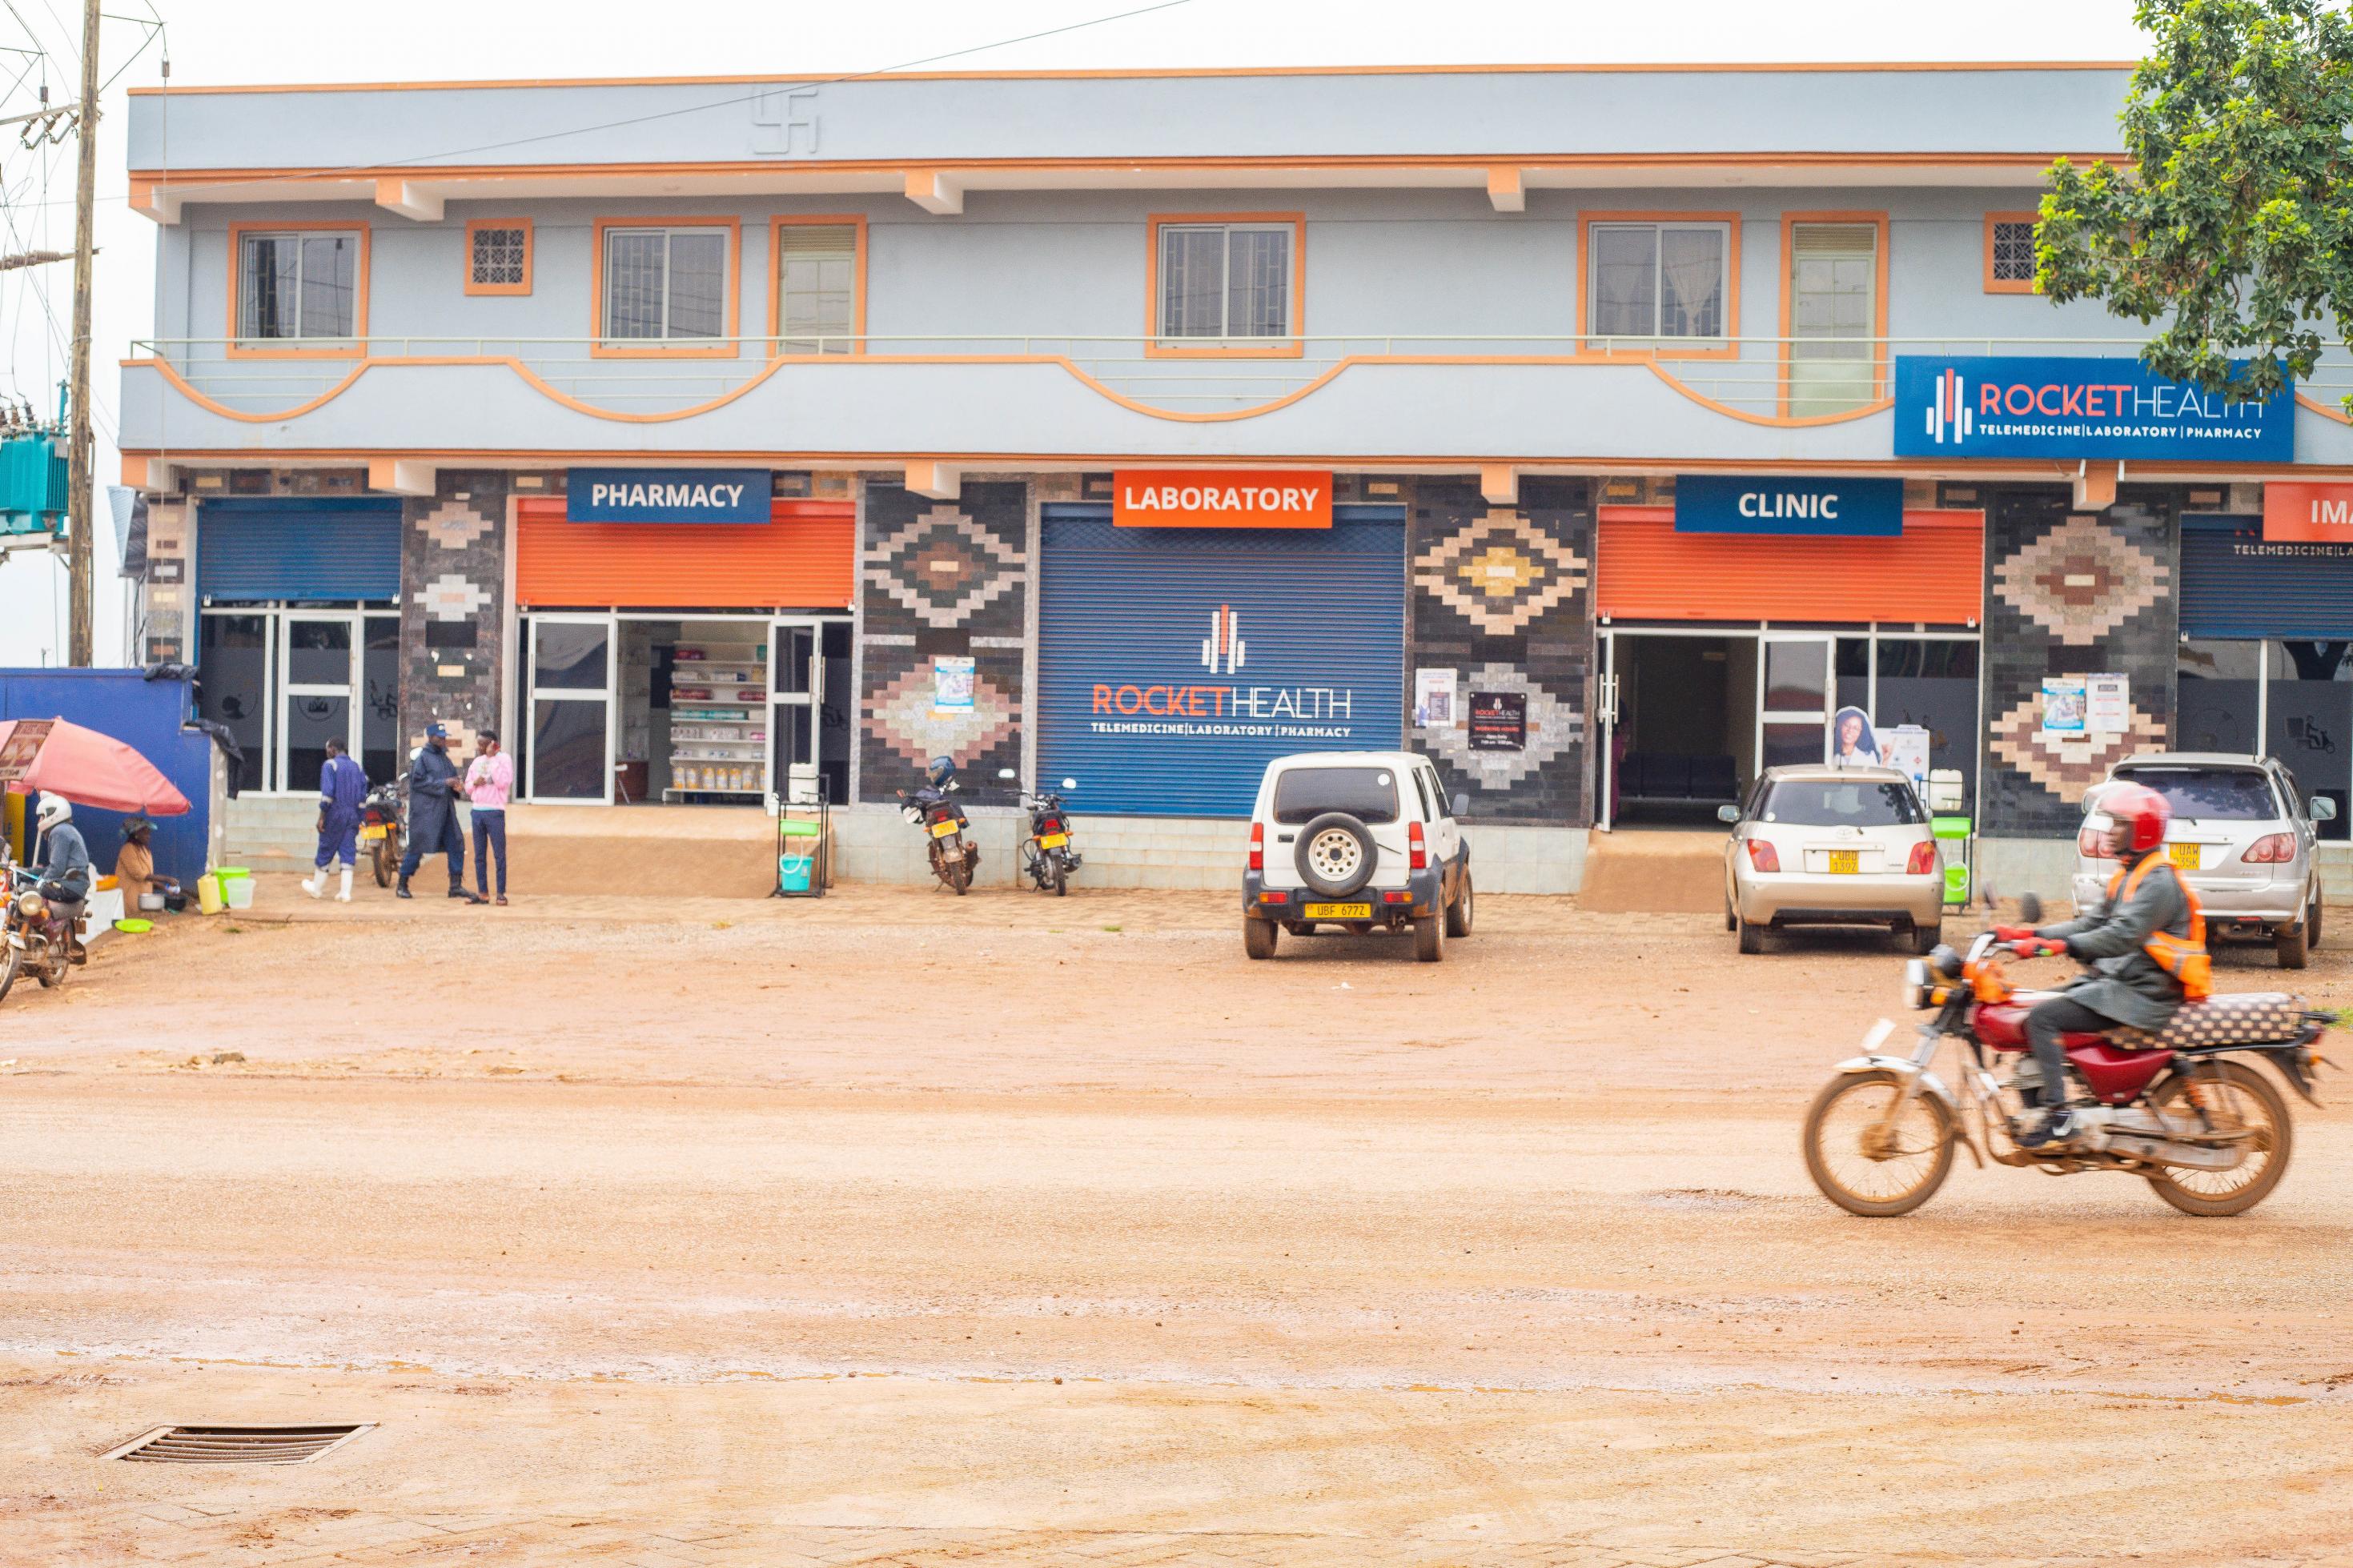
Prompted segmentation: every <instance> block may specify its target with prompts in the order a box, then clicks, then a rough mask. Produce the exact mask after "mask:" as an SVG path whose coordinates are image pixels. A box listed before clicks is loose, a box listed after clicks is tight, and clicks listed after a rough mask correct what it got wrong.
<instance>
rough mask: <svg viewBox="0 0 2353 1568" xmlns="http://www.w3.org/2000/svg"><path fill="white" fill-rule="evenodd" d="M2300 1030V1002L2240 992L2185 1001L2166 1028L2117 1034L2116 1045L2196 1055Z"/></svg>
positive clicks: (2274, 994)
mask: <svg viewBox="0 0 2353 1568" xmlns="http://www.w3.org/2000/svg"><path fill="white" fill-rule="evenodd" d="M2303 1026H2304V1002H2303V1000H2302V999H2301V998H2299V997H2295V996H2291V995H2289V994H2287V993H2286V992H2284V991H2244V992H2239V993H2237V994H2232V995H2229V996H2209V997H2207V998H2206V999H2205V1000H2204V1001H2202V1002H2184V1003H2183V1004H2182V1005H2180V1007H2179V1008H2178V1009H2177V1010H2176V1011H2175V1013H2174V1015H2173V1016H2172V1017H2171V1018H2169V1019H2168V1020H2167V1021H2166V1025H2165V1027H2164V1028H2162V1029H2158V1030H2156V1031H2153V1032H2144V1031H2141V1030H2127V1029H2119V1030H2117V1031H2116V1043H2117V1044H2118V1045H2120V1046H2125V1047H2132V1048H2138V1049H2145V1050H2197V1049H2200V1047H2206V1048H2211V1047H2215V1046H2240V1045H2254V1044H2257V1043H2259V1042H2261V1041H2264V1040H2291V1039H2294V1038H2295V1035H2296V1031H2297V1030H2299V1029H2301V1028H2302V1027H2303Z"/></svg>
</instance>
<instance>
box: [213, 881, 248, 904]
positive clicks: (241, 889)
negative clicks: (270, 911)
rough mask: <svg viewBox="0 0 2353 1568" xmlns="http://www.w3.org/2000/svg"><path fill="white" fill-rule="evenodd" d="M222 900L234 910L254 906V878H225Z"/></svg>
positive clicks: (222, 882)
mask: <svg viewBox="0 0 2353 1568" xmlns="http://www.w3.org/2000/svg"><path fill="white" fill-rule="evenodd" d="M221 901H222V902H223V903H225V904H227V905H228V907H229V908H230V909H233V910H249V909H251V908H253V879H252V878H250V877H227V878H223V879H222V880H221Z"/></svg>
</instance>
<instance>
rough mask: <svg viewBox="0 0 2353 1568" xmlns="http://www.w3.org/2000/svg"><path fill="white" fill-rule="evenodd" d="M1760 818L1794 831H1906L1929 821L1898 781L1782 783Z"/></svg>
mask: <svg viewBox="0 0 2353 1568" xmlns="http://www.w3.org/2000/svg"><path fill="white" fill-rule="evenodd" d="M1757 816H1758V817H1760V818H1762V819H1763V820H1765V821H1767V822H1785V823H1788V824H1789V825H1790V826H1794V827H1903V826H1908V825H1911V824H1914V823H1921V822H1926V821H1927V820H1928V819H1927V817H1926V816H1925V815H1924V814H1923V813H1922V812H1921V810H1920V800H1919V797H1918V796H1917V795H1914V794H1913V793H1912V786H1911V785H1909V784H1899V783H1897V782H1896V781H1895V780H1894V779H1880V780H1862V779H1858V780H1856V781H1855V782H1853V783H1852V784H1849V783H1846V782H1845V781H1843V780H1840V779H1783V780H1781V781H1780V782H1779V783H1778V784H1774V786H1773V788H1772V790H1771V792H1770V793H1768V794H1767V795H1766V796H1765V798H1764V800H1763V801H1761V802H1759V803H1758V805H1757Z"/></svg>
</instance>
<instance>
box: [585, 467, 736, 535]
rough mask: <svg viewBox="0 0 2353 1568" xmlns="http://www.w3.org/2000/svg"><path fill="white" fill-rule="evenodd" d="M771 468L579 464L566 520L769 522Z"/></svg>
mask: <svg viewBox="0 0 2353 1568" xmlns="http://www.w3.org/2000/svg"><path fill="white" fill-rule="evenodd" d="M768 489H769V479H768V470H767V469H765V468H574V469H573V470H571V472H570V473H569V474H568V475H567V476H566V477H565V488H564V518H565V521H566V522H765V521H768Z"/></svg>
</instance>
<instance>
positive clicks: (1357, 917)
mask: <svg viewBox="0 0 2353 1568" xmlns="http://www.w3.org/2000/svg"><path fill="white" fill-rule="evenodd" d="M1303 913H1304V914H1305V915H1306V916H1307V918H1308V919H1309V920H1311V921H1368V920H1371V919H1372V918H1373V906H1372V905H1370V904H1310V905H1308V906H1307V908H1306V909H1305V910H1303Z"/></svg>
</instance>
